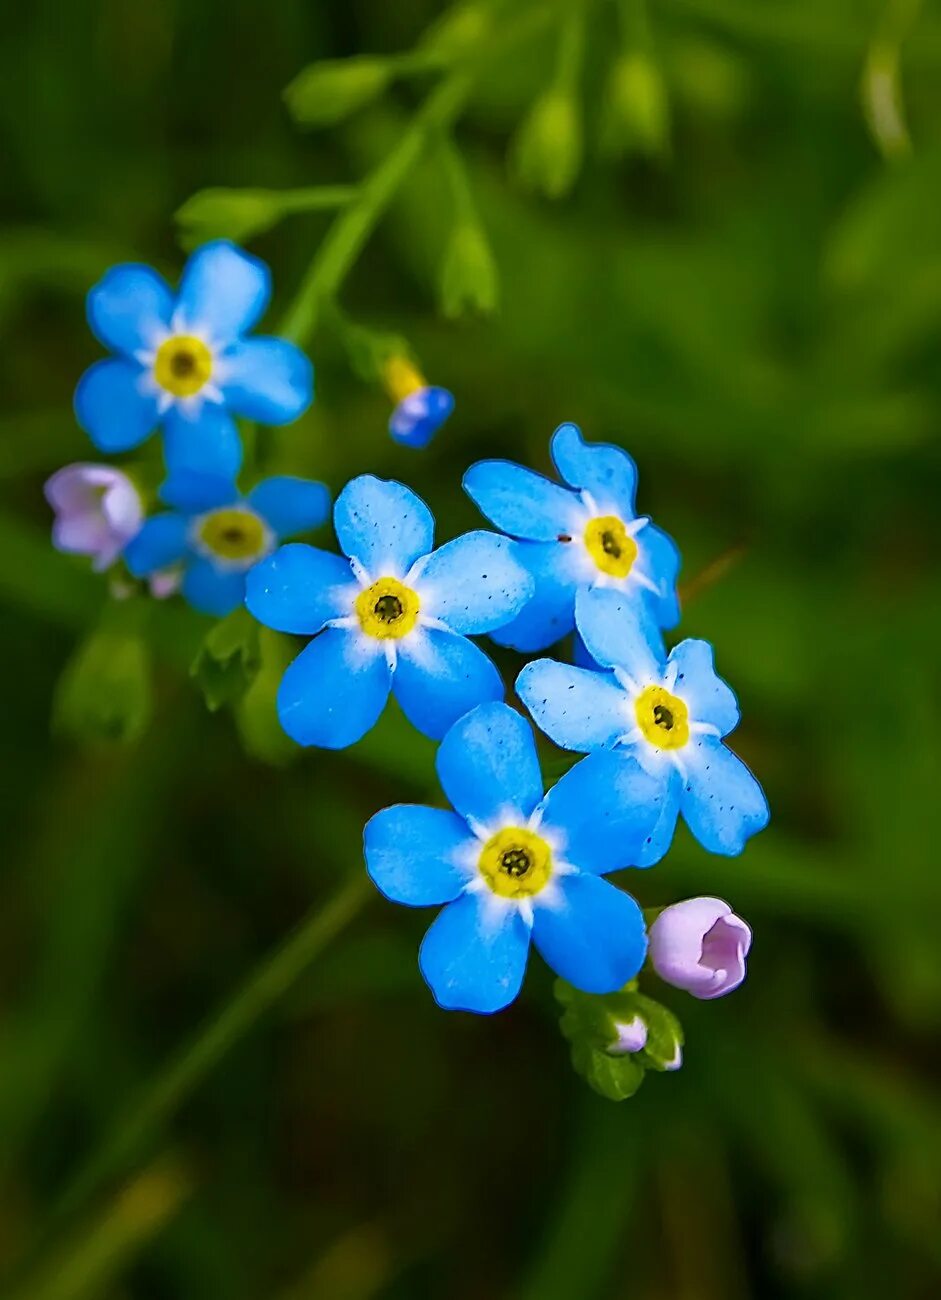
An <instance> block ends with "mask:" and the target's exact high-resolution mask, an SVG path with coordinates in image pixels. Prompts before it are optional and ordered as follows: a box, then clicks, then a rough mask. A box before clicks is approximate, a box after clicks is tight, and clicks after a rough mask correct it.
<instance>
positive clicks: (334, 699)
mask: <svg viewBox="0 0 941 1300" xmlns="http://www.w3.org/2000/svg"><path fill="white" fill-rule="evenodd" d="M362 640H363V638H361V637H359V636H357V635H356V633H352V632H349V631H347V630H346V629H344V628H333V627H328V628H327V629H326V631H325V632H321V633H320V635H319V636H317V637H314V639H313V641H311V643H310V645H309V646H307V647H306V649H304V650H302V651H301V653H300V654H299V655H298V656H297V658H296V659H295V660H294V662H293V663H292V664H289V665H288V668H287V671H286V672H285V674H284V676H283V677H282V679H281V686H280V687H279V689H278V717H279V718H280V719H281V726H282V727H283V728H284V730H285V731H286V732H287V734H288V735H289V736H290V737H291V739H292V740H296V741H297V743H298V744H299V745H319V746H320V747H321V748H322V749H346V747H347V745H353V744H355V743H356V741H357V740H360V739H361V738H362V737H363V736H365V734H366V732H367V731H369V730H370V728H371V727H373V726H375V724H376V721H377V720H378V718H379V715H380V713H381V712H382V710H383V709H384V708H385V704H386V700H387V699H388V698H389V684H390V682H389V679H390V671H389V665H388V664H387V663H386V657H385V655H384V654H383V653H382V652H381V649H379V650H378V651H377V650H376V648H374V647H373V646H368V647H364V646H363V645H362Z"/></svg>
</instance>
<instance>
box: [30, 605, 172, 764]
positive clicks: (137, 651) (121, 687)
mask: <svg viewBox="0 0 941 1300" xmlns="http://www.w3.org/2000/svg"><path fill="white" fill-rule="evenodd" d="M124 604H125V605H126V606H128V607H129V606H131V604H132V602H130V601H128V602H124ZM127 612H128V614H130V611H129V610H128V611H127ZM121 615H122V616H123V615H125V610H124V609H122V610H121ZM125 621H127V622H128V623H130V622H131V619H130V617H127V618H126V620H125V618H124V617H115V616H114V610H111V609H109V610H108V611H106V614H105V616H104V618H103V619H102V623H101V624H100V625H99V627H98V629H97V630H96V631H95V632H93V633H92V634H91V635H90V636H89V637H88V638H87V639H86V640H85V641H83V642H82V643H81V644H80V645H79V647H78V649H77V650H76V651H75V653H74V654H73V656H72V658H71V659H70V660H69V662H68V664H67V665H66V668H65V671H64V672H63V673H62V676H61V677H60V679H59V683H58V686H57V687H56V692H55V697H54V699H53V706H52V726H53V730H54V731H56V732H57V733H59V734H60V735H64V736H68V737H69V738H71V739H72V740H77V741H81V742H83V743H95V742H109V743H123V744H129V743H131V742H132V741H135V740H138V739H139V738H140V737H141V736H142V735H143V734H144V732H145V731H146V730H147V727H148V726H149V725H150V720H151V717H152V716H153V685H152V680H151V658H150V650H149V648H148V646H147V644H146V642H145V641H144V638H143V637H142V636H141V633H140V631H139V629H138V628H136V627H133V626H126V627H125V626H121V624H122V623H123V622H125Z"/></svg>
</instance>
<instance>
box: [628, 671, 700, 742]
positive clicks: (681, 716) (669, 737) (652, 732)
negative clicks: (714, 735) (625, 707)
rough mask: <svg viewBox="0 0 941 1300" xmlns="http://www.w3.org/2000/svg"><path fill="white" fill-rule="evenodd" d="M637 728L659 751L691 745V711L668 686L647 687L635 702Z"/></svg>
mask: <svg viewBox="0 0 941 1300" xmlns="http://www.w3.org/2000/svg"><path fill="white" fill-rule="evenodd" d="M634 712H635V713H636V715H637V726H638V727H639V729H640V732H641V734H642V735H643V737H644V739H645V740H646V741H648V742H649V743H650V744H651V745H655V746H656V748H657V749H682V748H683V746H684V745H685V744H687V743H688V742H689V737H690V720H689V709H688V708H687V707H686V703H685V701H684V700H681V699H680V697H679V696H678V695H673V694H671V693H670V691H668V690H667V688H666V687H665V686H646V687H645V688H644V689H643V690H642V691H641V692H640V694H639V695H638V696H637V697H636V699H635V700H634Z"/></svg>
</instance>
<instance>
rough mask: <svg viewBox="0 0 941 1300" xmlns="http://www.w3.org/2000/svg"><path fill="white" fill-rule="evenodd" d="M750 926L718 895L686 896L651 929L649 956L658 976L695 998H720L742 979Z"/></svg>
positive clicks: (659, 917) (749, 941) (667, 910)
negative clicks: (683, 900) (714, 896)
mask: <svg viewBox="0 0 941 1300" xmlns="http://www.w3.org/2000/svg"><path fill="white" fill-rule="evenodd" d="M750 947H751V930H750V929H749V927H748V926H747V925H746V924H745V922H744V921H743V920H742V919H741V917H738V916H736V915H735V913H734V912H733V911H732V909H731V907H729V905H728V903H724V902H723V901H722V899H721V898H687V899H686V900H685V902H682V903H675V904H674V905H673V906H672V907H668V908H666V909H665V910H664V911H662V912H661V913H660V915H659V916H658V917H657V919H656V921H654V923H653V925H652V926H651V927H650V960H651V961H652V962H653V967H654V970H655V971H656V972H657V974H658V975H659V976H660V978H661V979H662V980H666V982H667V983H668V984H673V985H675V986H676V987H677V988H680V989H685V990H686V991H687V993H691V994H692V995H693V997H694V998H703V999H708V998H720V997H722V996H723V994H725V993H731V992H732V990H733V989H737V988H738V986H739V984H741V982H742V980H743V979H744V978H745V958H746V956H747V955H748V950H749V948H750Z"/></svg>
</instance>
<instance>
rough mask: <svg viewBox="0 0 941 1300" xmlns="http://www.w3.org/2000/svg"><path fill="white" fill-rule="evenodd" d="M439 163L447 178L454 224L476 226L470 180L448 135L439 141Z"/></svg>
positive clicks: (475, 210) (475, 211) (458, 151)
mask: <svg viewBox="0 0 941 1300" xmlns="http://www.w3.org/2000/svg"><path fill="white" fill-rule="evenodd" d="M441 161H442V164H443V167H444V172H445V175H446V176H447V180H448V189H449V190H450V191H451V201H452V203H453V204H454V217H455V222H456V223H457V224H459V225H460V224H465V225H469V226H476V225H477V224H478V222H477V209H476V207H475V206H474V196H473V193H472V192H471V185H470V179H469V177H468V175H467V169H466V168H465V166H464V160H463V158H462V157H461V154H460V150H459V149H458V148H457V145H455V143H454V141H453V140H452V139H451V137H450V136H449V135H445V136H443V137H442V139H441Z"/></svg>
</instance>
